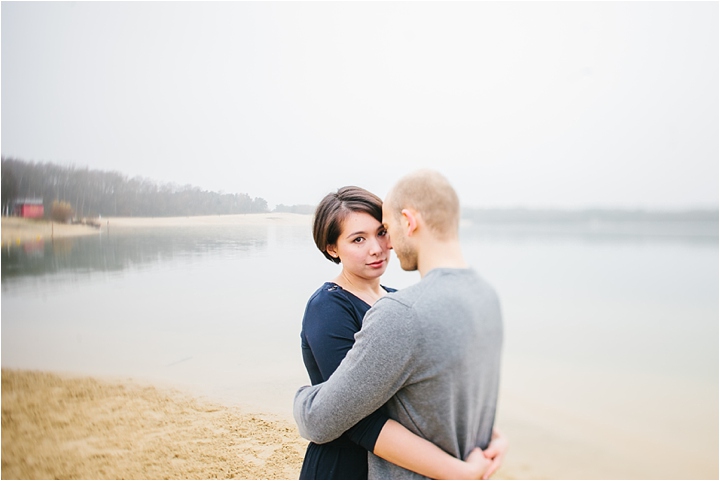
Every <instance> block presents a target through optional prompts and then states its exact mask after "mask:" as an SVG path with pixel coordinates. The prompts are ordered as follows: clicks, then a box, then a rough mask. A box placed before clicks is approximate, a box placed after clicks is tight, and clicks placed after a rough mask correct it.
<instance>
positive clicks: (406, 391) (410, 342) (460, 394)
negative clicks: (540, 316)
mask: <svg viewBox="0 0 720 481" xmlns="http://www.w3.org/2000/svg"><path fill="white" fill-rule="evenodd" d="M355 339H356V340H355V344H354V346H353V348H352V349H351V350H350V351H349V352H348V354H347V356H346V357H345V359H344V360H343V362H342V363H341V364H340V366H339V367H338V369H337V370H336V371H335V373H334V374H333V375H332V376H331V377H330V379H328V381H327V382H324V383H322V384H318V385H316V386H306V387H303V388H301V389H300V390H299V391H298V392H297V394H296V395H295V405H294V415H295V421H296V422H297V424H298V427H299V430H300V434H301V435H302V436H303V437H305V438H307V439H309V440H311V441H314V442H316V443H324V442H328V441H331V440H333V439H335V438H337V437H339V436H340V435H341V434H342V433H343V432H345V431H346V430H347V429H348V428H350V427H352V426H353V425H355V423H357V422H358V421H360V420H361V419H363V418H364V417H365V416H367V415H368V414H370V413H372V412H373V411H375V410H376V409H378V408H379V407H380V406H382V405H383V404H385V405H386V409H387V412H388V414H389V415H390V417H391V418H393V419H395V420H397V421H398V422H400V423H402V424H403V425H404V426H405V427H407V428H408V429H410V430H411V431H413V432H414V433H416V434H418V435H420V436H422V437H424V438H425V439H428V440H430V441H432V442H433V443H435V444H436V445H437V446H439V447H440V448H442V449H443V450H445V451H447V452H448V453H450V454H452V455H453V456H456V457H459V458H463V459H464V458H465V457H466V456H467V455H468V454H469V453H470V451H471V450H472V448H473V447H475V446H479V447H480V448H482V449H485V448H486V447H487V445H488V443H489V442H490V436H491V433H492V427H493V422H494V419H495V408H496V403H497V395H498V384H499V377H500V351H501V344H502V316H501V313H500V304H499V301H498V298H497V295H496V294H495V291H494V290H493V288H492V287H490V286H489V285H488V284H487V283H486V282H485V281H484V280H483V279H482V278H480V277H479V276H478V275H477V274H476V273H475V271H474V270H472V269H449V268H440V269H433V270H432V271H430V272H429V273H427V274H426V275H425V277H424V278H423V279H422V280H421V281H420V282H419V283H418V284H415V285H413V286H411V287H408V288H407V289H403V290H401V291H398V292H396V293H392V294H388V295H386V296H385V297H383V298H381V299H380V300H379V301H378V302H376V303H375V305H374V306H373V307H372V309H370V310H369V311H368V313H367V314H366V316H365V319H364V321H363V327H362V329H361V330H360V332H358V333H357V334H356V336H355ZM369 476H370V478H371V479H421V478H422V476H420V475H418V474H416V473H413V472H410V471H407V470H405V469H403V468H400V467H398V466H396V465H394V464H391V463H389V462H387V461H385V460H383V459H380V458H378V457H377V456H375V455H373V454H370V455H369Z"/></svg>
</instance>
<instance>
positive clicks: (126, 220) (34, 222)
mask: <svg viewBox="0 0 720 481" xmlns="http://www.w3.org/2000/svg"><path fill="white" fill-rule="evenodd" d="M311 218H312V216H310V215H304V214H289V213H274V212H269V213H262V214H237V215H205V216H190V217H107V218H102V219H99V222H100V228H99V229H98V228H95V227H91V226H88V225H81V224H63V223H58V222H53V221H50V220H46V219H25V218H21V217H3V218H2V245H3V246H6V245H12V244H18V245H19V244H24V243H26V242H36V241H43V240H52V239H54V238H65V237H77V236H87V235H98V234H102V233H106V232H108V229H112V228H144V227H178V226H202V225H310V222H311Z"/></svg>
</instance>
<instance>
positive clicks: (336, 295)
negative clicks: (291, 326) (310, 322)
mask: <svg viewBox="0 0 720 481" xmlns="http://www.w3.org/2000/svg"><path fill="white" fill-rule="evenodd" d="M349 302H350V300H349V299H348V297H347V295H346V293H345V291H344V290H343V289H342V287H340V286H339V285H337V284H335V283H334V282H325V283H324V284H323V285H322V286H320V287H319V288H318V289H317V290H316V291H315V292H314V293H313V294H312V295H311V296H310V299H308V303H307V304H308V307H311V306H314V307H318V306H320V305H325V304H329V305H337V304H347V303H349Z"/></svg>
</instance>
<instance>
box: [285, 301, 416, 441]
mask: <svg viewBox="0 0 720 481" xmlns="http://www.w3.org/2000/svg"><path fill="white" fill-rule="evenodd" d="M412 321H413V320H412V319H409V318H408V310H407V309H406V308H405V307H404V306H403V305H402V304H400V303H398V302H397V301H396V300H394V299H389V298H383V299H380V300H379V301H378V302H377V303H376V304H375V306H374V307H373V308H372V309H371V310H370V311H368V313H367V315H366V317H365V320H364V322H363V328H362V329H361V330H360V331H359V332H358V333H357V335H356V338H355V345H354V346H353V348H352V349H350V351H349V352H348V354H347V356H346V357H345V359H344V360H343V361H342V363H341V364H340V366H339V367H338V369H337V370H336V371H335V373H333V375H332V376H330V378H329V379H328V380H327V381H326V382H324V383H321V384H317V385H315V386H305V387H302V388H300V390H299V391H298V392H297V394H296V395H295V403H294V408H293V414H294V416H295V422H296V423H297V425H298V429H299V431H300V435H301V436H303V437H304V438H306V439H309V440H310V441H313V442H315V443H327V442H329V441H332V440H333V439H336V438H338V437H339V436H340V435H341V434H342V433H344V432H345V431H347V430H348V429H349V428H350V427H352V426H354V425H355V424H356V423H357V422H358V421H360V420H361V419H363V418H364V417H366V416H367V415H369V414H370V413H372V412H374V411H375V410H377V409H378V408H379V407H380V406H382V405H383V404H385V402H387V400H388V399H390V398H391V397H392V396H393V395H394V394H395V393H396V392H397V391H399V390H400V389H401V388H402V387H403V386H404V384H405V382H406V381H407V379H408V377H409V376H410V374H411V373H412V371H411V369H412V368H413V366H412V364H411V363H410V362H409V361H410V360H411V359H412V358H413V355H414V352H415V349H416V343H417V340H418V336H417V335H416V334H415V332H414V331H413V328H414V323H413V322H412Z"/></svg>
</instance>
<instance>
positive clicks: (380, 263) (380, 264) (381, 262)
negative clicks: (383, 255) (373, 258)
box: [368, 259, 385, 269]
mask: <svg viewBox="0 0 720 481" xmlns="http://www.w3.org/2000/svg"><path fill="white" fill-rule="evenodd" d="M384 263H385V259H383V260H381V261H377V262H372V263H370V264H368V265H369V266H370V267H372V268H374V269H377V268H378V267H382V266H383V264H384Z"/></svg>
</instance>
